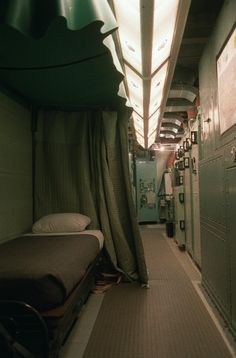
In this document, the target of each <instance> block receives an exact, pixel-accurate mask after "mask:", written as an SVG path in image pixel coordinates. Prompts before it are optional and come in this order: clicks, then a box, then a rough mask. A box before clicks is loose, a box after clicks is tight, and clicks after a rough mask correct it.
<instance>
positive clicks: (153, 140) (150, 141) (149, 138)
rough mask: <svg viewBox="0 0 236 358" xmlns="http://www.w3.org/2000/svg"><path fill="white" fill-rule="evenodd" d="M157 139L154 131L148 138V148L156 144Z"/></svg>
mask: <svg viewBox="0 0 236 358" xmlns="http://www.w3.org/2000/svg"><path fill="white" fill-rule="evenodd" d="M155 139H156V131H154V132H153V133H152V134H151V135H150V136H149V137H148V148H150V147H151V145H152V144H153V143H154V142H155Z"/></svg>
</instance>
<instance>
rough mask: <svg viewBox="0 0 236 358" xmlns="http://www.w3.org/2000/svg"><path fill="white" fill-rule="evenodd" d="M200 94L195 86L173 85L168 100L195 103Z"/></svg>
mask: <svg viewBox="0 0 236 358" xmlns="http://www.w3.org/2000/svg"><path fill="white" fill-rule="evenodd" d="M197 94H198V90H197V88H196V87H194V86H190V85H185V84H181V85H178V84H175V85H172V87H171V89H170V91H169V95H168V98H184V99H187V100H188V101H190V102H194V101H195V99H196V97H197Z"/></svg>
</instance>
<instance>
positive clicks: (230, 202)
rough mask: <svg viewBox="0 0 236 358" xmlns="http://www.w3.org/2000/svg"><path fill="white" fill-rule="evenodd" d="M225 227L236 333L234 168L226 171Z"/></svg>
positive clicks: (235, 197)
mask: <svg viewBox="0 0 236 358" xmlns="http://www.w3.org/2000/svg"><path fill="white" fill-rule="evenodd" d="M226 194H227V197H226V199H227V208H226V215H227V226H228V240H229V257H230V276H231V277H230V291H231V316H232V326H233V328H234V330H235V332H236V236H235V233H236V216H235V213H236V167H234V168H230V169H227V170H226Z"/></svg>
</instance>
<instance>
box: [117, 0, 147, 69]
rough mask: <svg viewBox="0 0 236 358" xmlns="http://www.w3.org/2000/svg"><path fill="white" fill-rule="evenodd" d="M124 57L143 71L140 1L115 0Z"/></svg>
mask: <svg viewBox="0 0 236 358" xmlns="http://www.w3.org/2000/svg"><path fill="white" fill-rule="evenodd" d="M113 3H114V7H115V15H116V20H117V23H118V26H119V29H118V33H119V38H120V44H121V48H122V53H123V57H124V59H125V60H126V61H127V62H128V63H130V64H131V66H133V67H134V68H135V69H136V70H137V71H138V72H139V73H142V55H141V47H142V46H141V26H140V2H139V1H138V0H129V1H127V0H113Z"/></svg>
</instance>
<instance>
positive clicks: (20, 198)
mask: <svg viewBox="0 0 236 358" xmlns="http://www.w3.org/2000/svg"><path fill="white" fill-rule="evenodd" d="M31 147H32V135H31V118H30V112H29V111H28V110H27V109H26V108H24V107H23V106H21V105H19V104H18V103H16V102H15V101H13V100H11V99H10V98H8V97H6V96H5V95H3V94H2V93H0V192H1V195H0V196H1V200H0V242H3V241H6V240H9V239H12V238H14V237H16V236H17V235H20V234H22V233H25V232H27V231H30V230H31V227H32V207H33V202H32V149H31Z"/></svg>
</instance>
